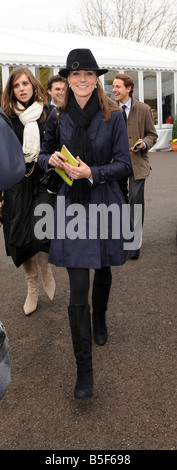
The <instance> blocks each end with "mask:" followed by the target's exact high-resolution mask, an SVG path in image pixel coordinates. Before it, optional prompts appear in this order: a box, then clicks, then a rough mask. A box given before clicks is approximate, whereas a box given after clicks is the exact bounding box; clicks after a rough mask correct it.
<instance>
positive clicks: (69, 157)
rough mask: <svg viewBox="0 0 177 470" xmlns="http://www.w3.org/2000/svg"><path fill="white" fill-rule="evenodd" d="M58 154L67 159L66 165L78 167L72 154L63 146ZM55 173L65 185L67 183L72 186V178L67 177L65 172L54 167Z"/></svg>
mask: <svg viewBox="0 0 177 470" xmlns="http://www.w3.org/2000/svg"><path fill="white" fill-rule="evenodd" d="M60 153H62V154H63V155H64V156H65V157H66V158H67V163H69V164H70V165H73V166H79V162H78V161H77V160H76V158H75V157H73V155H72V153H71V152H69V150H68V149H67V148H66V146H65V145H63V146H62V149H61V150H60ZM55 171H56V173H58V175H60V176H61V178H63V180H64V181H65V183H67V184H68V185H69V186H72V184H73V181H74V178H71V177H70V176H68V175H67V173H65V171H64V170H61V169H60V168H57V167H55Z"/></svg>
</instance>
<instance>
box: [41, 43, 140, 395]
mask: <svg viewBox="0 0 177 470" xmlns="http://www.w3.org/2000/svg"><path fill="white" fill-rule="evenodd" d="M106 72H107V69H100V68H99V67H98V65H97V62H96V60H95V58H94V56H93V54H92V53H91V51H90V50H89V49H74V50H72V51H71V52H70V53H69V55H68V58H67V64H66V68H65V69H62V70H61V71H60V72H59V74H60V75H61V76H63V77H65V78H67V85H66V93H65V98H64V102H63V105H62V107H61V109H60V116H59V118H60V124H59V129H60V132H59V135H60V148H61V147H62V145H63V144H64V145H65V146H66V147H67V149H68V150H69V151H70V152H71V153H72V155H73V156H74V157H75V158H76V159H77V161H78V163H79V166H72V165H70V164H69V163H67V159H66V157H64V156H63V154H61V152H60V151H57V150H56V142H55V120H56V114H55V110H53V111H52V112H51V113H50V115H49V118H48V120H47V123H46V127H45V137H44V141H43V144H42V149H41V152H40V155H39V157H38V162H39V165H40V166H41V167H42V168H43V169H44V170H47V169H48V168H49V166H51V167H57V168H60V169H63V170H64V171H65V173H66V174H67V175H68V176H69V177H70V178H71V179H73V181H74V182H73V185H72V186H69V185H67V184H66V183H65V182H64V181H63V180H62V179H61V178H60V177H59V178H60V179H61V183H60V187H59V190H58V195H57V198H56V205H55V223H54V234H53V236H52V240H51V244H50V253H49V261H50V263H52V264H54V265H56V266H65V267H66V268H67V270H68V273H69V280H70V301H69V307H68V312H69V321H70V327H71V334H72V341H73V349H74V354H75V358H76V363H77V381H76V385H75V389H74V396H75V397H76V398H82V397H91V396H92V387H93V369H92V342H91V321H90V308H89V304H88V293H89V269H90V268H93V269H95V274H94V281H93V291H92V306H93V316H92V318H93V337H94V340H95V342H96V343H97V344H100V345H102V344H104V343H106V341H107V337H108V331H107V327H106V322H105V313H106V310H107V303H108V298H109V293H110V288H111V280H112V275H111V268H110V267H111V266H112V265H122V264H124V263H125V262H126V261H127V260H128V259H129V258H130V257H132V256H133V254H134V253H133V251H131V250H127V249H125V244H124V242H125V236H123V235H126V234H128V227H129V225H130V223H129V212H128V208H127V205H126V203H125V199H124V197H123V194H122V191H121V189H120V187H119V184H118V182H117V180H121V178H124V177H125V176H128V175H129V174H130V172H131V164H130V158H129V148H128V141H127V133H126V128H125V124H124V121H123V117H122V114H121V111H120V110H118V108H117V105H116V104H115V103H114V102H113V101H112V100H110V99H109V98H108V97H107V96H106V94H105V93H104V91H103V89H102V86H101V83H100V81H99V78H98V77H99V76H100V75H102V74H104V73H106ZM122 208H123V209H122ZM123 219H124V220H123ZM125 227H127V228H126V229H125ZM125 232H126V233H125Z"/></svg>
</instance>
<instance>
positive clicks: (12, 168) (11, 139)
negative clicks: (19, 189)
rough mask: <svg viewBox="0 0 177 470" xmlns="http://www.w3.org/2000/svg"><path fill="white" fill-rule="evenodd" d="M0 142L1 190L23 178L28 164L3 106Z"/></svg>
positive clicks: (0, 114) (0, 119) (0, 112)
mask: <svg viewBox="0 0 177 470" xmlns="http://www.w3.org/2000/svg"><path fill="white" fill-rule="evenodd" d="M0 142H1V145H0V191H4V190H5V189H8V188H10V187H11V186H14V185H15V184H16V183H18V182H19V181H20V180H21V179H22V178H23V176H24V174H25V171H26V165H25V160H24V155H23V151H22V147H21V144H20V142H19V140H18V138H17V136H16V134H15V132H14V131H13V128H12V124H11V121H10V119H9V118H8V116H6V114H5V113H4V111H3V110H2V108H0Z"/></svg>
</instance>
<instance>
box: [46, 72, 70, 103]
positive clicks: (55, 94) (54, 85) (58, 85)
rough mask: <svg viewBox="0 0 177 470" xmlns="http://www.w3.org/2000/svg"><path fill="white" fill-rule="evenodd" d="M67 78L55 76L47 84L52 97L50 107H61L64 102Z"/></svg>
mask: <svg viewBox="0 0 177 470" xmlns="http://www.w3.org/2000/svg"><path fill="white" fill-rule="evenodd" d="M65 82H66V80H65V78H63V77H60V76H59V75H53V77H51V78H50V79H49V80H48V82H47V92H48V94H49V95H50V97H51V102H50V106H51V107H54V106H58V107H59V106H60V105H61V103H62V100H63V95H64V87H65Z"/></svg>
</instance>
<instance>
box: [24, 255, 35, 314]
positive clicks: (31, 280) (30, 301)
mask: <svg viewBox="0 0 177 470" xmlns="http://www.w3.org/2000/svg"><path fill="white" fill-rule="evenodd" d="M23 269H24V272H25V279H26V282H27V285H28V293H27V297H26V300H25V303H24V306H23V309H24V312H25V315H29V314H30V313H32V312H34V311H35V310H36V308H37V301H38V294H39V287H38V269H37V262H36V256H33V257H32V258H30V259H28V260H27V261H25V262H24V263H23Z"/></svg>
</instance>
